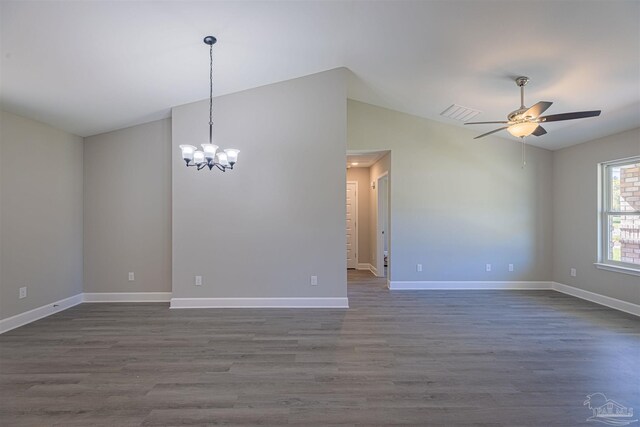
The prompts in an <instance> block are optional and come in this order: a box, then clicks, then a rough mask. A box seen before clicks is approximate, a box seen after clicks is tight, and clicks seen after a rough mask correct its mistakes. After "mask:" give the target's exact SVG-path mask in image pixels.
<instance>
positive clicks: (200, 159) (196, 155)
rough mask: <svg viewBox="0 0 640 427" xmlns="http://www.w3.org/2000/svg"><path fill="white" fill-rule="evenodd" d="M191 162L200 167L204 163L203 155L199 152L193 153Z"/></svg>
mask: <svg viewBox="0 0 640 427" xmlns="http://www.w3.org/2000/svg"><path fill="white" fill-rule="evenodd" d="M193 162H194V163H195V164H196V165H200V164H202V163H204V153H203V152H202V151H200V150H198V151H196V152H195V153H193Z"/></svg>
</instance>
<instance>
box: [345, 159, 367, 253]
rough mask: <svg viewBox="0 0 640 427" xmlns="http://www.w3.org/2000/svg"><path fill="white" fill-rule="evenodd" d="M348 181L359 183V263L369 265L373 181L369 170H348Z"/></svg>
mask: <svg viewBox="0 0 640 427" xmlns="http://www.w3.org/2000/svg"><path fill="white" fill-rule="evenodd" d="M347 181H356V182H357V183H358V218H357V221H358V263H359V264H369V262H370V253H371V246H370V245H371V243H370V240H369V239H370V234H371V233H370V230H369V217H370V215H371V205H370V201H369V199H370V196H371V194H370V193H371V181H370V180H369V168H355V167H351V168H349V169H347Z"/></svg>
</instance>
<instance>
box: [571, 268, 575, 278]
mask: <svg viewBox="0 0 640 427" xmlns="http://www.w3.org/2000/svg"><path fill="white" fill-rule="evenodd" d="M571 277H576V269H575V268H572V269H571Z"/></svg>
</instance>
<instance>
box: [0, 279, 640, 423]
mask: <svg viewBox="0 0 640 427" xmlns="http://www.w3.org/2000/svg"><path fill="white" fill-rule="evenodd" d="M349 281H350V283H349V302H350V305H351V308H350V309H349V310H325V309H288V310H283V309H260V310H258V309H216V310H214V309H193V310H169V309H168V308H167V304H154V303H147V304H82V305H80V306H76V307H74V308H71V309H69V310H66V311H64V312H61V313H58V314H56V315H54V316H51V317H49V318H46V319H43V320H40V321H38V322H35V323H32V324H30V325H27V326H24V327H22V328H19V329H15V330H13V331H10V332H7V333H5V334H3V335H0V393H1V395H0V424H1V425H2V426H48V425H59V426H95V425H101V426H102V425H104V426H107V425H108V426H130V425H131V426H133V425H145V426H154V425H176V426H177V425H214V424H244V425H256V424H268V425H284V424H295V425H333V424H335V425H338V424H340V425H345V424H346V425H391V424H414V425H433V426H457V425H486V426H555V425H558V426H578V425H594V424H598V423H593V422H587V421H586V419H587V418H588V417H589V416H590V415H591V411H590V410H589V409H588V408H587V407H586V406H583V402H584V401H585V399H586V395H588V394H591V393H596V392H602V393H604V394H605V395H606V396H607V397H608V398H610V399H613V400H615V401H617V402H619V403H621V404H623V405H626V406H629V407H633V408H634V409H635V412H636V413H638V412H640V321H639V320H638V318H635V317H633V316H631V315H627V314H624V313H621V312H617V311H615V310H611V309H608V308H605V307H602V306H598V305H595V304H591V303H588V302H585V301H581V300H579V299H575V298H572V297H569V296H565V295H563V294H559V293H555V292H552V291H451V292H447V291H394V292H390V291H388V290H387V289H386V288H385V286H384V280H380V279H375V278H373V277H372V276H371V275H370V274H369V273H365V272H357V271H350V272H349ZM635 418H638V417H635ZM635 418H634V419H635Z"/></svg>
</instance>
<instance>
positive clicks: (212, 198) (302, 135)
mask: <svg viewBox="0 0 640 427" xmlns="http://www.w3.org/2000/svg"><path fill="white" fill-rule="evenodd" d="M213 105H214V121H215V123H214V135H215V136H214V138H215V141H214V143H216V144H218V145H220V146H222V147H225V148H229V147H233V148H237V149H239V150H241V153H240V157H239V163H238V164H237V166H236V170H234V171H230V172H226V173H221V172H217V171H213V172H208V171H200V172H197V171H195V170H194V168H186V167H185V166H184V162H183V160H182V159H181V157H180V150H179V149H178V145H180V144H185V143H188V144H192V145H199V144H200V143H203V142H206V141H207V139H208V126H207V119H208V113H209V111H208V107H209V103H208V101H201V102H197V103H193V104H187V105H183V106H179V107H176V108H174V109H173V112H172V120H173V138H172V140H173V142H172V146H173V148H172V150H171V152H172V155H173V160H172V168H173V297H174V298H175V297H178V298H185V297H186V298H197V297H209V298H215V297H345V296H346V256H345V247H346V246H345V245H346V238H345V228H344V227H345V225H344V224H345V215H346V208H345V197H346V189H345V181H346V173H345V164H346V126H347V125H346V118H347V115H346V73H345V70H344V69H336V70H332V71H327V72H323V73H319V74H314V75H311V76H307V77H303V78H299V79H295V80H289V81H286V82H283V83H277V84H273V85H268V86H264V87H260V88H257V89H251V90H247V91H244V92H240V93H235V94H231V95H226V96H222V97H218V98H216V99H215V100H214V104H213ZM195 275H202V276H204V277H203V282H204V283H203V286H198V287H196V286H194V276H195ZM311 275H317V276H318V281H319V285H318V286H310V284H309V280H310V276H311Z"/></svg>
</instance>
